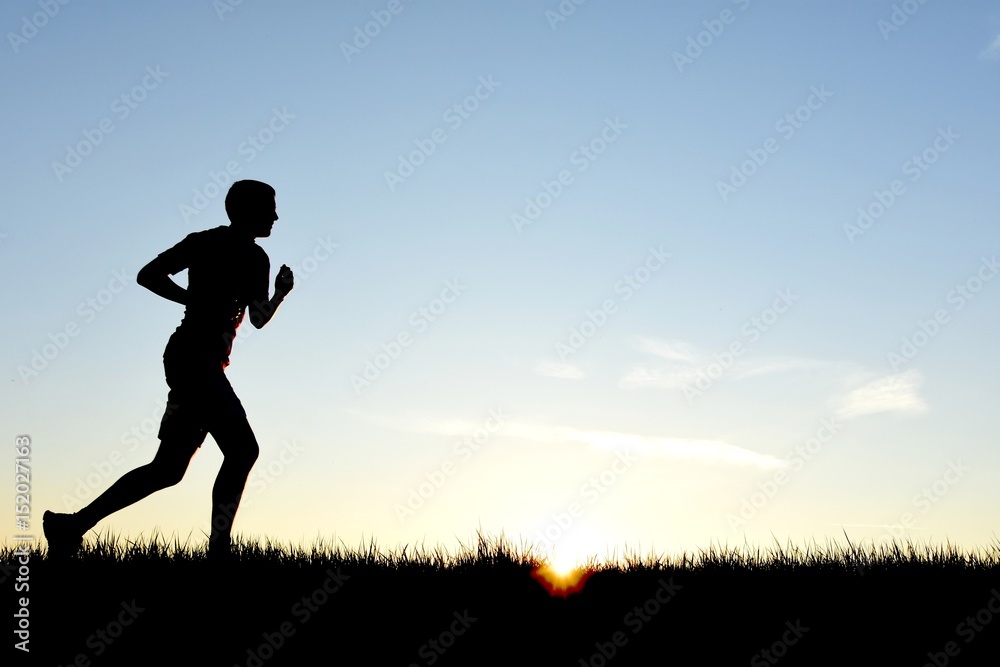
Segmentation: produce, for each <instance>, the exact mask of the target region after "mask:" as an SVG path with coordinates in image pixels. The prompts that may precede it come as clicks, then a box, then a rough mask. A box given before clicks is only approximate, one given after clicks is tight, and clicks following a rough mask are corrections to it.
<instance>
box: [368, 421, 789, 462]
mask: <svg viewBox="0 0 1000 667" xmlns="http://www.w3.org/2000/svg"><path fill="white" fill-rule="evenodd" d="M351 414H353V415H354V416H355V417H356V418H358V419H361V420H363V421H365V422H368V423H371V424H377V425H378V426H382V427H385V428H391V429H393V430H399V431H406V432H410V433H426V434H436V435H444V436H462V435H468V434H469V433H472V432H474V431H475V429H477V428H480V427H481V426H482V420H479V421H476V420H474V419H455V418H440V417H431V416H427V415H418V414H413V413H408V414H404V415H398V416H393V415H387V414H383V413H372V412H365V411H361V410H357V409H355V410H351ZM501 416H503V417H504V418H505V421H504V424H503V435H504V437H513V438H521V439H524V440H531V441H533V442H541V443H546V444H553V445H555V444H564V443H579V444H581V445H587V446H589V447H591V448H593V449H599V450H606V451H615V452H631V453H636V454H641V455H643V456H648V457H652V458H661V459H670V460H679V461H693V462H698V463H704V464H719V465H735V466H749V467H754V468H758V469H760V470H775V469H780V468H785V467H787V466H788V462H787V461H785V460H784V459H780V458H776V457H774V456H769V455H767V454H759V453H757V452H755V451H752V450H749V449H745V448H743V447H739V446H737V445H733V444H730V443H728V442H725V441H722V440H712V439H701V438H675V437H668V436H648V435H638V434H635V433H623V432H620V431H598V430H587V429H578V428H574V427H571V426H560V425H552V424H541V423H532V422H524V421H512V420H507V419H506V415H501Z"/></svg>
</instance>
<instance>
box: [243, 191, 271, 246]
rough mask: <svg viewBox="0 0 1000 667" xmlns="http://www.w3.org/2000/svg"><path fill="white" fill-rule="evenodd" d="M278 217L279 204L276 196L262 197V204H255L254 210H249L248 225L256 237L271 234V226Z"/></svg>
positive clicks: (246, 219) (246, 220)
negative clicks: (276, 201) (275, 198)
mask: <svg viewBox="0 0 1000 667" xmlns="http://www.w3.org/2000/svg"><path fill="white" fill-rule="evenodd" d="M277 219H278V205H277V203H275V200H274V197H271V198H269V199H261V201H260V204H259V205H256V206H254V208H253V210H252V212H248V213H247V216H246V218H245V222H246V224H247V227H248V228H249V230H250V233H251V234H252V235H253V237H254V238H261V237H265V236H270V235H271V228H272V227H274V222H275V221H276V220H277Z"/></svg>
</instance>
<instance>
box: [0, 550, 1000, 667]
mask: <svg viewBox="0 0 1000 667" xmlns="http://www.w3.org/2000/svg"><path fill="white" fill-rule="evenodd" d="M234 551H235V555H236V558H235V559H234V561H233V562H232V563H231V564H227V565H225V566H223V567H219V566H218V565H217V564H213V563H211V562H210V561H208V560H207V557H206V556H207V554H206V551H205V545H204V543H203V542H201V541H194V540H192V539H191V538H190V537H188V538H187V539H183V540H182V539H180V538H177V537H172V538H169V539H167V538H165V537H163V536H162V535H159V534H154V535H152V536H150V537H148V538H139V539H128V538H126V537H122V536H120V535H114V534H104V535H102V536H100V537H98V539H96V540H88V541H87V542H85V545H84V548H83V550H82V551H81V552H80V553H79V554H78V555H76V556H75V557H73V558H71V559H69V560H67V561H64V562H60V561H53V560H50V559H48V558H47V557H46V552H45V549H44V548H43V547H40V546H36V547H34V549H33V550H32V551H31V559H30V561H29V567H30V584H31V609H32V616H31V619H32V627H33V632H34V635H33V637H34V642H35V645H36V646H37V647H38V649H37V650H38V651H40V652H43V653H44V654H45V661H43V662H37V663H33V664H49V665H62V664H66V665H68V664H74V663H75V664H82V662H81V661H83V662H89V663H90V664H93V665H111V664H130V665H131V664H135V662H136V661H137V660H138V661H140V662H142V663H143V664H158V663H157V662H156V659H162V660H164V661H165V662H162V663H159V664H176V663H177V662H180V661H185V660H190V655H189V654H190V651H191V650H192V646H193V643H192V642H194V641H195V639H197V640H198V641H199V642H200V645H201V646H207V647H209V648H208V649H206V650H209V651H210V654H211V657H210V658H207V657H206V658H203V659H201V660H200V662H198V664H205V665H216V664H217V665H220V667H233V666H234V665H238V666H240V667H272V666H274V665H284V664H288V665H299V664H313V663H315V662H317V661H318V660H319V658H323V659H326V657H331V658H333V659H340V658H344V653H345V652H346V651H347V650H348V648H350V650H351V651H360V652H361V654H362V655H366V656H368V658H367V659H366V660H367V662H368V664H375V665H381V664H386V665H389V664H401V665H414V664H416V665H421V666H423V665H427V666H428V667H429V666H430V665H446V664H459V665H468V664H476V665H487V664H518V665H522V664H524V665H533V664H538V665H546V666H548V665H561V664H565V665H572V666H574V667H578V666H579V665H580V664H581V661H582V664H583V665H594V666H598V665H610V664H612V663H611V661H612V660H613V664H614V665H627V664H643V665H645V664H668V663H670V662H684V661H687V662H696V663H697V664H723V665H727V664H746V663H747V662H748V661H749V662H750V663H751V664H776V663H775V662H770V661H768V659H767V658H766V657H765V656H764V654H763V653H761V652H762V651H770V653H768V654H767V655H770V656H771V657H772V658H773V657H774V656H775V655H777V654H778V653H781V655H782V656H783V657H782V659H781V664H782V665H792V664H809V665H825V664H852V665H863V664H915V665H923V664H925V663H926V662H927V661H928V659H929V658H928V655H936V654H937V653H936V652H940V651H944V650H945V647H946V646H948V645H949V644H948V643H949V642H952V643H953V646H952V648H953V649H955V650H959V651H960V655H961V659H962V662H961V664H962V665H976V664H991V665H995V664H997V663H996V656H997V655H1000V652H995V651H998V649H997V647H998V646H1000V542H994V543H992V544H990V545H988V546H986V547H984V548H980V549H975V550H963V549H959V548H958V547H956V546H954V545H952V544H949V543H945V544H943V545H932V544H919V543H914V542H899V541H894V542H891V543H885V544H875V543H865V544H862V543H854V542H852V541H850V540H849V539H847V537H846V535H845V539H844V541H843V542H836V541H829V542H826V543H824V544H818V543H815V542H814V543H811V544H805V545H796V544H792V543H786V544H781V543H779V542H778V541H777V540H775V541H774V542H773V543H771V544H768V545H750V544H743V545H740V546H729V545H721V544H720V545H709V546H708V547H707V548H704V549H699V550H697V551H694V552H686V553H680V554H656V553H646V554H642V553H638V552H636V551H629V550H626V551H624V552H623V553H621V554H620V555H619V554H616V555H613V556H612V557H609V558H605V559H600V560H599V559H597V558H596V557H595V558H594V559H592V560H591V561H590V562H589V563H587V564H586V567H585V568H584V569H585V570H587V575H588V577H589V578H587V579H585V580H584V586H583V588H582V590H580V592H578V593H575V594H569V595H562V596H559V595H550V593H549V592H548V591H547V590H546V588H545V587H543V586H542V585H540V583H539V581H538V580H536V577H535V576H533V573H537V571H538V570H539V568H540V567H541V566H543V565H544V564H545V558H544V556H543V555H542V554H540V553H538V552H537V550H534V549H532V548H531V547H530V546H529V545H525V544H515V543H512V542H511V541H510V540H508V539H507V538H506V537H505V536H503V535H499V536H489V535H483V534H479V535H478V536H477V538H476V539H475V541H474V542H472V543H469V544H461V543H460V544H459V546H458V548H456V549H446V548H444V547H442V546H433V547H428V546H426V545H424V544H417V545H404V546H401V547H398V548H394V549H386V548H383V547H381V546H379V545H378V544H377V543H376V542H375V541H374V540H370V541H367V542H365V543H363V544H360V545H358V546H356V547H349V546H347V545H345V544H343V543H335V542H333V541H332V540H317V541H316V542H314V543H313V544H311V545H308V546H302V545H293V544H285V543H279V542H275V541H273V540H269V539H267V538H242V539H240V538H238V539H236V540H234ZM0 565H2V566H4V567H5V574H6V576H7V578H10V577H11V576H12V574H11V572H12V569H11V566H16V565H17V563H16V554H15V551H14V548H13V547H11V546H4V547H0ZM994 597H995V598H996V602H994V603H991V600H993V599H994ZM130 603H131V604H133V605H137V606H138V607H139V608H142V609H143V610H144V611H143V612H142V613H141V615H139V616H138V618H136V619H135V620H134V622H133V623H131V624H130V625H129V626H128V627H126V628H122V627H115V625H114V624H115V623H116V622H117V621H116V619H120V618H121V614H122V613H123V611H122V610H123V609H125V608H126V607H127V606H128V604H130ZM991 604H993V605H994V607H995V609H996V612H994V611H992V609H993V607H991V606H990V605H991ZM994 616H995V619H996V620H995V621H994ZM464 618H470V619H471V618H474V619H475V620H474V622H466V621H463V622H466V623H467V624H469V623H471V624H469V627H459V626H458V625H456V624H458V623H459V619H464ZM969 618H971V619H975V620H974V622H975V623H976V624H977V625H976V627H978V628H979V629H975V630H974V629H972V626H970V625H962V624H963V623H966V622H967V621H966V620H965V619H969ZM800 626H801V627H803V628H804V627H807V628H808V631H807V632H805V633H804V634H803V635H802V636H801V637H791V636H790V635H789V632H790V631H791V630H790V628H793V627H800ZM282 628H283V629H284V630H285V631H286V633H285V634H282V632H281V629H282ZM111 630H114V631H115V632H118V633H119V635H120V636H118V637H115V638H114V641H113V642H108V643H107V644H104V643H102V641H101V640H99V639H95V637H98V638H99V637H101V636H102V635H100V634H99V633H100V632H101V631H108V632H109V633H110V631H111ZM455 630H461V632H458V633H457V634H455V633H454V632H453V631H455ZM276 632H277V633H278V634H275V633H276ZM95 633H98V634H95ZM107 636H108V637H110V634H108V635H107ZM276 638H277V639H276ZM789 639H794V641H793V642H792V643H788V642H787V640H789ZM279 640H280V641H279ZM269 642H270V643H269ZM272 644H278V646H272ZM445 644H447V646H445ZM151 647H153V648H155V651H153V653H152V654H151V653H150V649H151ZM445 649H446V650H445ZM609 653H611V657H608V654H609ZM151 655H152V656H154V658H155V656H159V658H155V659H154V658H151V657H150V656H151ZM941 655H945V657H949V656H948V655H947V654H944V653H942V654H941ZM81 656H82V658H81ZM861 656H863V659H862V657H861ZM36 657H37V656H36ZM755 660H756V661H755ZM761 660H763V662H761ZM956 660H957V658H956ZM980 660H987V662H980ZM335 661H336V660H335ZM956 664H957V663H956Z"/></svg>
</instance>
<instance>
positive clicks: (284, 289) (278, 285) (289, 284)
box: [274, 264, 295, 296]
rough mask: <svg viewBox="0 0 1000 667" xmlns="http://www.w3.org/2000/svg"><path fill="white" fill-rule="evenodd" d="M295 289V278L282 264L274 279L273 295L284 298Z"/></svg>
mask: <svg viewBox="0 0 1000 667" xmlns="http://www.w3.org/2000/svg"><path fill="white" fill-rule="evenodd" d="M293 287H295V276H293V275H292V270H291V269H290V268H288V266H287V265H285V264H282V265H281V268H280V269H278V276H277V277H276V278H275V279H274V293H275V294H280V295H281V296H285V295H286V294H288V293H289V292H291V291H292V288H293Z"/></svg>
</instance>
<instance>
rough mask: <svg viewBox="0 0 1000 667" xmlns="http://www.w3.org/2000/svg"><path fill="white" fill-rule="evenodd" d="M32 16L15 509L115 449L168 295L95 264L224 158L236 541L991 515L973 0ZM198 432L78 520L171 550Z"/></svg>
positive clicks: (37, 527)
mask: <svg viewBox="0 0 1000 667" xmlns="http://www.w3.org/2000/svg"><path fill="white" fill-rule="evenodd" d="M52 5H53V7H55V8H57V11H55V10H54V9H53V8H51V7H50V9H49V11H50V13H54V15H52V16H45V15H44V7H45V6H47V5H45V3H44V2H43V3H38V2H26V1H22V0H17V1H15V2H7V3H5V4H4V6H3V9H2V10H0V25H2V26H3V30H4V32H5V34H6V36H5V42H6V44H5V46H4V47H3V48H2V49H0V52H2V53H3V56H2V58H3V64H2V71H3V78H4V90H6V91H8V92H7V96H6V97H7V98H6V101H5V106H6V108H7V116H6V117H7V119H8V120H7V126H6V129H5V131H4V133H3V135H4V138H3V154H4V160H3V162H2V167H0V168H2V170H3V171H2V178H3V182H4V191H5V201H6V205H5V215H4V218H3V221H2V222H0V260H2V261H0V266H2V271H3V276H4V282H5V284H6V285H7V290H6V295H5V301H6V303H5V309H4V310H5V317H4V321H5V326H4V327H3V333H2V334H0V335H2V337H3V343H2V347H0V354H2V356H3V369H4V372H5V374H6V378H7V381H6V382H4V383H3V389H2V394H0V404H2V405H3V432H4V436H3V437H4V439H5V440H6V441H7V442H8V445H12V444H13V441H14V439H15V436H17V435H19V434H28V435H30V436H31V438H32V443H33V444H32V448H33V453H32V462H31V465H32V471H33V477H32V485H33V493H32V521H33V523H32V526H31V530H30V531H29V532H30V533H32V534H36V535H38V536H40V535H41V514H42V511H43V510H45V509H53V510H55V511H69V510H75V509H79V507H80V506H81V505H82V504H83V502H86V500H87V499H89V498H92V497H94V495H95V494H96V493H98V492H100V491H103V490H104V489H105V488H107V486H108V485H109V484H110V482H111V481H113V479H116V478H117V477H118V476H119V475H120V474H122V473H124V472H125V471H127V470H129V469H131V468H133V467H135V466H138V465H141V464H144V463H146V462H148V461H149V460H151V459H152V457H153V454H154V452H155V451H156V447H157V445H158V441H157V439H156V437H155V434H156V428H157V425H158V422H159V418H160V416H161V414H162V410H163V401H164V399H165V396H166V391H167V387H166V383H165V381H164V379H163V368H162V362H161V355H162V351H163V347H164V345H165V343H166V341H167V338H168V337H169V335H170V333H171V332H172V331H173V329H174V328H175V327H176V326H177V324H178V323H179V321H180V319H181V316H182V308H181V307H179V306H178V305H176V304H173V303H170V302H167V301H164V300H162V299H160V298H158V297H156V296H155V295H153V294H152V293H150V292H148V291H147V290H145V289H143V288H141V287H138V286H136V285H135V283H134V278H135V274H136V272H137V271H138V269H139V268H141V267H142V266H143V265H144V264H145V263H146V262H148V261H149V260H151V259H152V258H153V257H154V256H155V255H156V254H157V253H159V252H161V251H162V250H164V249H166V248H168V247H170V246H171V245H173V244H174V243H176V242H178V241H179V240H181V239H182V238H183V237H184V236H185V235H186V234H188V233H190V232H193V231H198V230H202V229H207V228H211V227H215V226H218V225H222V224H227V223H228V220H227V218H226V216H225V210H224V207H223V200H224V193H225V189H226V183H227V182H228V181H230V180H232V179H233V178H234V176H233V175H234V174H235V178H252V179H257V180H262V181H266V182H268V183H270V184H272V185H273V186H274V187H275V188H276V190H277V193H278V194H277V204H278V214H279V216H280V219H279V221H278V222H277V224H276V226H275V228H274V232H273V235H272V236H271V237H270V238H267V239H261V240H260V245H261V246H262V247H263V248H264V249H265V250H266V251H267V253H268V255H269V256H270V259H271V265H272V276H273V274H274V272H275V271H276V269H277V267H278V266H280V264H282V263H287V264H289V265H291V266H292V267H293V270H294V271H295V275H296V287H295V289H294V291H293V292H292V293H291V295H290V296H289V298H288V299H287V300H286V302H285V303H284V304H283V305H282V306H281V308H280V310H279V312H278V314H277V316H276V317H275V319H274V320H273V321H272V322H271V323H270V324H269V325H268V326H267V327H266V328H264V329H263V330H261V331H256V330H253V329H252V328H251V327H250V326H249V324H247V325H246V327H245V328H246V331H243V330H241V331H243V333H244V334H249V335H247V336H246V337H245V338H243V339H241V342H239V343H238V344H237V346H236V348H235V349H234V353H233V355H232V362H233V363H232V365H231V366H230V368H229V370H228V371H227V372H228V374H229V377H230V379H231V382H232V383H233V385H234V387H235V388H236V391H237V393H238V394H239V396H240V397H241V399H242V401H243V404H244V406H245V407H246V408H247V411H248V413H249V416H250V420H251V424H252V425H253V427H254V429H255V432H256V434H257V437H258V440H259V441H260V443H261V457H260V459H259V460H258V462H257V465H256V467H255V469H254V472H253V474H252V476H251V479H250V482H249V484H248V487H247V491H246V493H245V495H244V505H243V507H242V509H241V510H240V513H239V515H238V517H237V520H236V528H237V531H238V532H241V533H243V534H244V535H248V536H253V537H263V536H267V537H270V538H272V539H276V540H279V541H282V542H294V543H302V544H310V543H311V542H312V541H314V540H316V539H318V538H319V539H324V540H326V541H336V542H343V543H344V544H346V545H347V546H351V547H353V546H357V545H358V544H359V543H360V542H361V541H362V540H370V539H374V540H375V541H376V542H377V543H378V544H380V545H382V546H384V547H386V548H394V547H397V546H400V545H403V544H414V543H424V544H426V545H428V546H434V545H438V544H441V545H445V546H447V547H449V548H451V547H455V546H457V545H458V544H459V541H461V542H464V543H468V542H469V541H470V539H472V536H473V535H474V534H475V531H477V530H483V531H485V532H487V533H489V534H493V535H498V534H500V533H501V532H502V533H503V534H505V535H506V536H507V537H510V538H512V539H513V540H523V541H525V542H535V543H538V544H539V545H540V546H541V547H542V548H543V549H550V548H554V549H555V550H556V551H557V552H558V553H559V554H561V557H566V556H567V555H573V556H575V555H580V554H588V553H594V554H597V555H605V554H606V553H607V552H608V551H615V552H617V553H619V554H620V553H622V552H623V551H627V550H631V551H639V552H642V553H647V552H649V551H650V550H655V551H658V552H668V553H676V552H679V551H681V550H693V549H698V548H704V547H707V546H709V545H710V544H715V543H718V544H729V545H742V544H743V543H744V541H749V542H750V543H759V544H764V545H766V544H768V543H772V541H773V539H775V538H777V539H778V540H780V541H782V542H784V541H786V540H792V541H793V542H796V543H800V544H801V543H804V542H806V541H809V540H813V539H815V540H817V541H819V542H820V543H824V542H825V541H826V540H827V539H839V538H842V537H843V535H844V533H845V531H846V533H847V534H848V535H850V536H851V538H852V539H853V540H855V541H859V542H860V541H866V540H873V541H876V542H879V541H882V540H884V539H887V538H889V537H892V536H895V537H901V538H903V539H912V540H914V541H917V542H933V543H941V542H944V541H945V540H950V541H951V542H952V543H953V544H957V545H961V546H964V547H968V548H975V547H977V546H985V545H988V544H989V543H990V542H991V541H992V540H995V539H996V525H995V521H996V517H997V516H1000V493H998V492H997V479H998V476H1000V446H998V442H1000V441H998V438H997V433H998V426H1000V422H998V414H1000V413H998V410H997V405H998V399H1000V348H998V345H997V331H998V329H1000V308H998V304H1000V279H997V280H993V278H994V277H995V276H996V274H997V273H998V272H1000V265H998V264H997V261H998V259H1000V232H998V229H997V212H998V211H1000V188H998V187H997V175H998V173H1000V172H998V169H997V164H998V163H997V155H998V153H1000V126H998V124H997V122H996V119H997V117H998V113H1000V93H998V77H1000V11H998V10H997V6H996V4H995V3H993V2H988V1H987V0H968V1H963V2H950V3H944V2H928V3H925V4H920V3H917V2H915V1H913V0H911V2H910V3H897V5H895V6H894V5H893V3H892V2H889V1H887V0H878V1H870V0H865V1H861V0H857V1H854V0H852V1H850V2H791V1H786V2H761V1H759V0H736V1H730V0H713V1H711V2H694V1H692V0H677V1H673V2H654V1H646V2H624V3H622V2H608V1H607V0H589V1H587V2H582V4H579V5H577V4H574V3H572V2H569V1H568V0H567V1H564V2H562V3H561V5H560V3H559V2H557V1H556V0H544V1H541V2H526V1H523V0H522V1H516V2H515V1H511V0H506V1H503V2H462V3H459V2H436V1H432V0H423V1H420V2H412V1H411V0H399V1H398V2H397V1H396V0H378V1H373V2H367V1H365V2H337V3H322V2H297V3H277V2H273V3H268V2H243V3H240V4H234V3H232V2H228V1H227V0H219V1H217V2H214V3H213V2H210V1H209V0H199V1H194V0H186V1H184V2H176V3H170V4H169V6H168V5H166V4H164V3H159V2H129V3H124V2H121V3H110V2H102V3H84V2H69V3H67V4H65V5H60V4H58V3H55V2H53V3H52ZM903 5H906V7H905V8H904V7H903ZM560 7H562V10H560ZM570 9H572V10H573V11H572V12H570V11H569V10H570ZM906 10H909V12H910V13H907V12H906ZM40 12H42V13H40ZM560 12H561V13H560ZM33 23H34V24H38V25H40V26H41V27H38V28H37V29H36V27H35V25H33ZM366 31H367V34H366ZM227 170H228V171H227ZM218 183H221V184H222V185H221V187H220V186H219V185H217V184H218ZM178 279H179V280H180V281H181V282H182V284H183V280H184V277H183V274H181V275H179V276H178ZM12 450H13V447H9V448H8V451H12ZM12 458H13V457H12ZM220 462H221V454H220V453H219V451H218V448H217V447H216V446H215V444H214V442H213V441H212V440H211V439H209V440H208V441H207V442H206V444H205V446H203V447H202V449H201V451H200V452H199V453H198V454H197V455H196V456H195V458H194V460H193V461H192V464H191V467H190V468H189V471H188V475H187V477H186V478H185V479H184V480H183V481H182V482H181V483H180V484H179V485H177V486H176V487H173V488H171V489H168V490H165V491H162V492H160V493H158V494H156V495H154V496H152V497H150V498H148V499H147V500H145V501H144V502H142V503H140V504H138V505H136V506H133V507H131V508H128V509H126V510H123V511H121V512H119V513H117V514H115V515H113V516H112V517H110V518H108V519H107V520H105V521H104V522H102V523H101V524H99V525H98V527H97V528H98V530H99V531H102V532H104V531H112V532H117V533H120V534H123V535H129V536H132V537H136V536H140V535H142V536H147V537H148V536H149V535H150V534H151V533H152V532H153V531H154V530H158V531H160V532H161V533H162V534H164V535H166V536H168V537H169V536H177V537H179V538H180V539H182V540H183V539H186V538H187V536H188V535H191V538H192V540H194V541H196V542H199V543H200V542H201V541H202V540H204V539H205V536H204V532H205V531H207V529H208V518H209V511H210V500H209V497H210V489H211V484H212V480H213V479H214V476H215V473H216V471H217V469H218V466H219V464H220ZM5 493H7V494H9V495H8V496H7V497H8V498H11V497H12V496H13V490H12V486H8V487H7V491H6V492H5ZM9 506H10V505H8V507H9ZM2 526H3V528H2V530H0V538H2V539H5V540H9V539H10V537H11V536H12V535H14V534H15V533H19V532H23V531H17V530H15V527H14V522H13V518H12V517H8V519H6V520H4V521H3V523H2ZM772 536H773V537H772Z"/></svg>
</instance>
